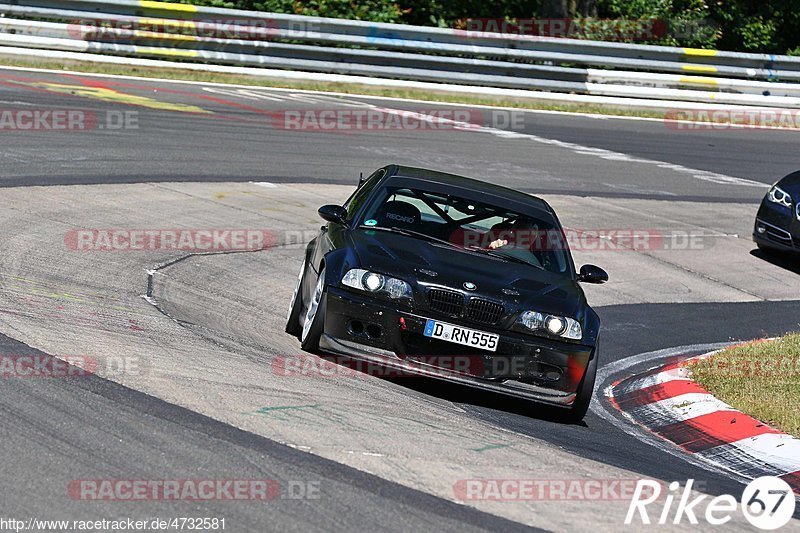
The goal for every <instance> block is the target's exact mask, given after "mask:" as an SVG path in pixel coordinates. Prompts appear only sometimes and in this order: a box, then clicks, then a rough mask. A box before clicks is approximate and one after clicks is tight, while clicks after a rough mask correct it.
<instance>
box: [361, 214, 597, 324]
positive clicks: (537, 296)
mask: <svg viewBox="0 0 800 533" xmlns="http://www.w3.org/2000/svg"><path fill="white" fill-rule="evenodd" d="M349 238H350V240H351V246H352V250H353V251H354V252H355V254H356V256H357V259H358V262H359V265H360V266H361V268H364V269H367V270H372V271H376V272H379V273H382V274H386V275H390V276H396V277H398V278H401V279H404V280H406V281H409V282H413V281H417V282H420V283H422V284H432V285H439V286H445V287H451V288H454V289H457V290H461V291H463V290H464V283H467V282H470V283H474V284H475V286H476V289H475V291H474V294H476V295H483V296H488V297H490V298H494V299H497V300H502V301H516V302H517V304H518V306H519V308H530V309H536V310H539V311H543V312H548V313H554V314H561V315H564V316H570V317H575V318H578V317H579V316H580V315H582V311H583V308H584V307H585V305H586V300H585V297H584V294H583V291H582V289H581V288H580V286H578V284H577V283H576V282H575V281H574V280H573V279H572V278H570V277H569V276H568V275H564V274H556V273H552V272H547V271H544V270H541V269H539V268H536V267H530V266H526V265H523V264H519V263H514V262H509V261H503V260H501V259H498V258H494V257H491V256H486V255H480V254H477V253H474V252H467V251H462V250H459V249H458V248H454V247H451V246H447V245H445V244H438V243H431V242H429V241H425V240H422V239H418V238H415V237H408V236H405V235H401V234H396V233H389V232H385V231H380V230H364V229H355V230H353V231H352V232H350V236H349ZM509 292H510V293H509ZM515 293H517V294H515Z"/></svg>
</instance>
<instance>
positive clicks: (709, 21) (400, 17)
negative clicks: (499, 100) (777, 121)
mask: <svg viewBox="0 0 800 533" xmlns="http://www.w3.org/2000/svg"><path fill="white" fill-rule="evenodd" d="M177 1H179V2H182V3H186V4H196V5H204V6H214V7H228V8H237V9H248V10H256V11H267V12H274V13H293V14H297V15H315V16H323V17H334V18H348V19H358V20H369V21H374V22H396V23H405V24H419V25H425V26H442V27H461V28H463V27H465V23H466V20H467V19H470V18H472V19H476V18H481V19H508V20H514V19H530V18H536V17H541V13H542V12H543V10H544V9H545V7H544V6H545V2H547V4H546V5H548V6H550V9H552V5H553V4H554V3H556V4H557V3H558V2H559V0H496V1H492V2H486V1H485V0H395V1H385V0H312V1H301V0H177ZM560 2H561V3H562V4H563V6H564V7H566V8H567V10H570V9H571V10H572V12H573V13H574V12H575V9H576V7H577V8H578V9H579V10H580V9H581V8H580V7H579V6H581V5H583V6H587V5H588V6H591V10H592V12H594V11H596V12H597V16H598V19H599V20H596V21H595V22H594V23H592V25H591V28H592V29H593V31H591V32H589V33H588V34H586V35H583V37H585V38H609V37H610V36H613V35H614V32H613V27H615V26H616V24H608V23H606V22H604V21H603V20H604V19H627V20H640V19H655V20H661V21H665V22H666V24H667V26H666V29H667V31H666V33H665V34H661V32H659V34H658V36H657V38H655V39H652V40H650V41H645V42H646V43H648V44H663V45H671V46H690V47H697V48H719V49H724V50H734V51H742V52H763V53H791V54H795V55H800V5H798V0H758V1H755V0H560ZM604 24H607V26H608V27H607V28H604V27H603V25H604ZM639 42H642V41H639Z"/></svg>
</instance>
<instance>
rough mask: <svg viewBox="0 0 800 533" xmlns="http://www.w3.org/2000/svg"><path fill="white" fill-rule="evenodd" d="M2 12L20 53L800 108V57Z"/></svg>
mask: <svg viewBox="0 0 800 533" xmlns="http://www.w3.org/2000/svg"><path fill="white" fill-rule="evenodd" d="M0 15H2V17H5V18H0V46H6V47H15V49H17V48H27V49H38V50H58V51H67V52H80V53H94V54H108V55H117V56H127V57H141V58H160V59H165V58H166V59H171V60H180V61H193V62H204V63H211V64H218V65H243V66H252V67H268V68H272V69H291V70H296V71H305V72H320V73H332V74H345V75H356V76H369V77H381V78H392V79H399V80H413V81H424V82H435V83H446V84H463V85H472V86H482V87H496V88H505V89H524V90H537V91H555V92H565V93H578V94H587V95H602V96H616V97H625V98H647V99H662V100H683V101H690V102H708V103H722V104H733V105H746V106H772V107H798V106H800V84H795V83H789V82H796V81H800V58H798V57H790V56H774V55H766V54H740V53H733V52H720V51H713V50H697V49H687V48H673V47H664V46H647V45H637V44H622V43H612V42H602V41H585V40H576V39H560V38H547V37H533V36H524V35H512V34H499V33H484V32H470V31H462V30H454V29H448V28H429V27H420V26H405V25H398V24H384V23H371V22H364V21H354V20H341V19H331V18H321V17H305V16H299V15H286V14H276V13H262V12H253V11H242V10H234V9H221V8H212V7H198V6H191V5H185V4H171V3H161V2H152V1H149V0H104V1H100V0H25V1H24V5H21V4H20V3H17V1H16V0H14V2H13V3H9V2H2V1H0ZM31 19H38V20H31ZM41 19H44V20H41ZM232 36H233V37H237V38H231V37H232ZM242 37H243V38H242ZM593 67H603V68H593Z"/></svg>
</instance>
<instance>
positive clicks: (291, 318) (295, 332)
mask: <svg viewBox="0 0 800 533" xmlns="http://www.w3.org/2000/svg"><path fill="white" fill-rule="evenodd" d="M305 273H306V261H305V259H304V260H303V264H302V265H301V266H300V274H298V275H297V285H296V286H295V288H294V294H292V301H291V303H289V313H288V315H287V316H286V333H288V334H289V335H292V336H294V337H297V338H300V333H301V332H302V331H303V328H301V327H300V313H301V312H302V311H303V294H302V292H303V277H305Z"/></svg>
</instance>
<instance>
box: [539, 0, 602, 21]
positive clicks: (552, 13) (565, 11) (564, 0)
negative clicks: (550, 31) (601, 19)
mask: <svg viewBox="0 0 800 533" xmlns="http://www.w3.org/2000/svg"><path fill="white" fill-rule="evenodd" d="M540 9H541V15H542V17H543V18H559V19H563V18H574V17H581V18H586V17H596V16H597V0H542V5H541V8H540Z"/></svg>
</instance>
